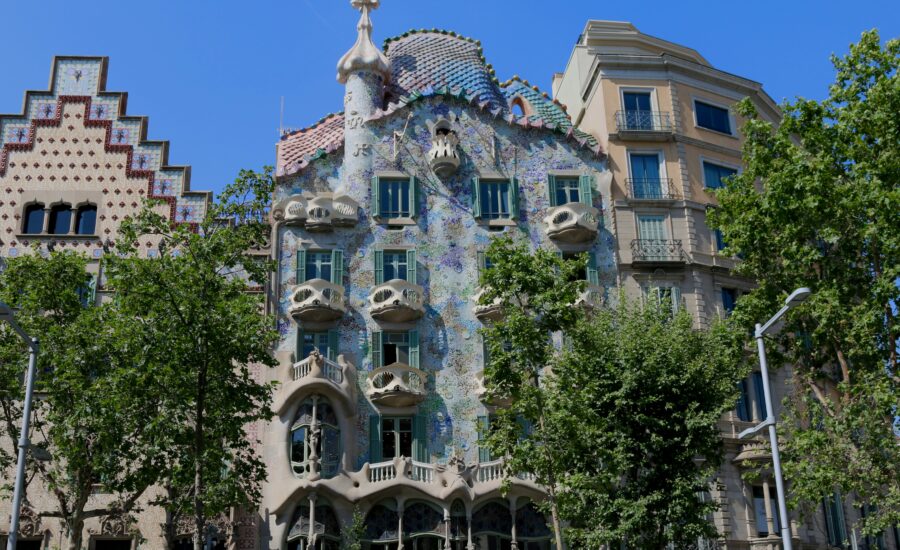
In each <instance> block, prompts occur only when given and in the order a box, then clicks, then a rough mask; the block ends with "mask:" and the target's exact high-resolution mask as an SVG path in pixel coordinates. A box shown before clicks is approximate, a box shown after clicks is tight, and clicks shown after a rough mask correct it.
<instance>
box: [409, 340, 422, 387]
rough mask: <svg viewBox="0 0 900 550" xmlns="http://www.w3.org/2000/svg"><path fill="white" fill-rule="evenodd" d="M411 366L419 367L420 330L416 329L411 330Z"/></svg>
mask: <svg viewBox="0 0 900 550" xmlns="http://www.w3.org/2000/svg"><path fill="white" fill-rule="evenodd" d="M409 366H410V367H414V368H417V369H418V368H419V331H418V330H415V329H413V330H411V331H409ZM424 382H425V381H424V380H423V381H422V383H424Z"/></svg>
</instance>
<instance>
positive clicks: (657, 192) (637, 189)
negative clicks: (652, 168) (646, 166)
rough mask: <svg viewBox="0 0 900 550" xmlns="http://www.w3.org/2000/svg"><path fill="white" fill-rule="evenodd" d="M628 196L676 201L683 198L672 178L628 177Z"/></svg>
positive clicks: (626, 181)
mask: <svg viewBox="0 0 900 550" xmlns="http://www.w3.org/2000/svg"><path fill="white" fill-rule="evenodd" d="M625 185H627V186H628V198H629V199H631V200H642V201H674V200H678V199H679V198H681V197H680V196H679V194H678V192H677V191H676V190H675V188H674V187H673V185H672V178H640V179H635V178H626V179H625Z"/></svg>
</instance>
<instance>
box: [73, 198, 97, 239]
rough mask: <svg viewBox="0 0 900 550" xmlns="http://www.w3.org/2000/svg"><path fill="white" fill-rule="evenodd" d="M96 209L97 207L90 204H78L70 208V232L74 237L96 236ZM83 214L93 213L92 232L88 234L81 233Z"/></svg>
mask: <svg viewBox="0 0 900 550" xmlns="http://www.w3.org/2000/svg"><path fill="white" fill-rule="evenodd" d="M98 210H99V209H98V208H97V205H96V204H94V203H91V202H85V203H81V204H78V205H76V206H74V207H73V208H72V216H73V218H74V220H73V222H72V230H73V234H75V235H82V236H94V235H96V234H97V220H98V217H97V216H98ZM85 212H93V213H94V222H93V231H91V232H90V233H86V232H85V233H82V232H81V221H82V219H83V218H82V216H83V215H84V213H85Z"/></svg>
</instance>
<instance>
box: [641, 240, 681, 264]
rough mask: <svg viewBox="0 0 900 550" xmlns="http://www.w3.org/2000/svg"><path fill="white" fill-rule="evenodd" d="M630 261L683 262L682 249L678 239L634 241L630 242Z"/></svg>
mask: <svg viewBox="0 0 900 550" xmlns="http://www.w3.org/2000/svg"><path fill="white" fill-rule="evenodd" d="M631 261H632V262H650V263H670V262H684V249H682V247H681V240H679V239H634V240H633V241H631Z"/></svg>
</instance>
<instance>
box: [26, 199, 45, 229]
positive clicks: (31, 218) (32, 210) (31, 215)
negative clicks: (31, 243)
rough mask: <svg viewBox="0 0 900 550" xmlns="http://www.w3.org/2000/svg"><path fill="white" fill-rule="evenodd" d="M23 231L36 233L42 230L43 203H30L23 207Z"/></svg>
mask: <svg viewBox="0 0 900 550" xmlns="http://www.w3.org/2000/svg"><path fill="white" fill-rule="evenodd" d="M24 230H25V233H28V234H30V235H36V234H38V233H43V232H44V205H43V204H31V205H29V206H28V207H27V208H25V227H24Z"/></svg>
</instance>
